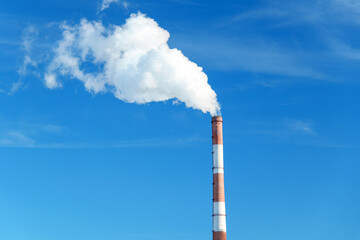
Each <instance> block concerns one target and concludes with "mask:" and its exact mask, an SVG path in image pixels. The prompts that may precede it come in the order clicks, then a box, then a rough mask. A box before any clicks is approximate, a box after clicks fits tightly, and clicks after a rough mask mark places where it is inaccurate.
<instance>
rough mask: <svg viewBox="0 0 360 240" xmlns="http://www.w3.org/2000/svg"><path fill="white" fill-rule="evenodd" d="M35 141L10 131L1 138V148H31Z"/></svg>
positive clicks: (20, 133) (22, 134)
mask: <svg viewBox="0 0 360 240" xmlns="http://www.w3.org/2000/svg"><path fill="white" fill-rule="evenodd" d="M34 145H35V141H34V140H33V139H32V138H30V137H29V136H26V135H25V134H24V133H22V132H18V131H10V132H5V133H3V134H2V136H1V137H0V146H2V147H26V148H31V147H33V146H34Z"/></svg>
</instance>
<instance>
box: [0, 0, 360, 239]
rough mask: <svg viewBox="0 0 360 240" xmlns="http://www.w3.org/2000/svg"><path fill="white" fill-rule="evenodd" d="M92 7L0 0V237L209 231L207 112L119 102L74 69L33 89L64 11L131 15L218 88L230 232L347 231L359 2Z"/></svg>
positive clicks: (354, 186) (313, 234)
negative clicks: (165, 34)
mask: <svg viewBox="0 0 360 240" xmlns="http://www.w3.org/2000/svg"><path fill="white" fill-rule="evenodd" d="M100 8H101V1H100V0H99V1H97V0H86V1H85V0H51V1H45V0H31V1H29V0H12V1H2V2H1V8H0V62H1V65H0V239H4V240H64V239H66V240H82V239H86V240H99V239H101V240H115V239H116V240H119V239H121V240H162V239H164V240H180V239H181V240H183V239H196V240H206V239H211V236H212V233H211V228H212V226H211V214H212V206H211V204H212V200H211V199H212V171H211V168H212V156H211V123H210V121H211V117H210V115H208V114H203V113H202V112H200V111H199V110H193V109H187V108H185V106H184V104H178V105H173V103H172V101H168V102H165V103H163V102H162V103H150V104H145V105H136V104H129V103H124V102H122V101H120V100H118V99H116V98H115V97H114V96H113V95H112V94H110V93H104V94H98V95H95V94H91V93H89V92H87V91H86V90H85V89H84V86H83V85H82V84H81V83H80V82H79V81H77V80H71V79H63V87H62V88H60V89H55V90H50V89H48V88H46V87H45V86H44V80H43V77H44V68H46V65H47V63H48V61H49V55H50V54H51V51H52V49H53V48H54V47H55V46H56V41H57V40H59V39H60V37H61V30H60V29H59V25H60V24H61V23H63V22H64V21H66V22H67V23H68V24H78V23H79V21H80V20H81V19H82V18H87V19H88V20H90V21H91V20H96V21H98V20H101V21H102V22H103V24H104V25H105V26H106V25H109V24H115V25H122V24H124V22H125V20H126V19H127V18H128V17H129V15H130V14H131V13H134V12H135V13H136V12H138V11H140V12H142V13H144V14H147V15H148V16H149V17H151V18H153V19H155V20H156V21H157V22H158V23H159V25H160V26H161V27H163V28H164V29H166V30H167V31H169V32H170V35H171V37H170V40H169V45H170V47H172V48H178V49H180V50H181V51H182V52H183V53H184V55H185V56H187V57H188V58H189V59H190V60H192V61H194V62H195V63H197V64H198V65H199V66H202V67H203V68H204V72H205V73H206V74H207V75H208V77H209V83H210V84H211V86H212V88H213V89H214V90H215V91H216V93H217V95H218V100H219V102H220V104H221V106H222V115H223V118H224V151H225V152H224V157H225V184H226V201H227V203H226V204H227V213H228V218H227V222H228V239H230V240H231V239H232V240H241V239H246V240H304V239H306V240H319V239H327V240H339V239H343V240H360V228H359V226H360V207H359V202H360V188H359V185H360V174H359V172H360V138H359V135H360V127H359V122H360V108H359V102H360V86H359V79H358V78H359V74H360V68H359V64H360V41H359V40H360V39H359V36H360V3H359V2H358V1H356V0H326V1H325V0H324V1H321V0H319V1H308V0H304V1H282V0H280V1H266V0H264V1H248V0H243V1H230V0H224V1H208V0H207V1H205V0H194V1H190V0H154V1H145V0H144V1H139V0H129V1H128V2H126V3H125V2H121V3H119V4H116V3H113V4H111V5H110V7H109V8H107V9H105V10H104V11H100V10H99V9H100ZM26 59H28V60H26ZM29 60H31V61H29Z"/></svg>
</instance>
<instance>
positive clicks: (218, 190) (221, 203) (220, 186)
mask: <svg viewBox="0 0 360 240" xmlns="http://www.w3.org/2000/svg"><path fill="white" fill-rule="evenodd" d="M211 123H212V142H213V215H212V216H213V217H212V218H213V240H226V213H225V187H224V157H223V130H222V123H223V121H222V117H220V116H214V117H212V121H211Z"/></svg>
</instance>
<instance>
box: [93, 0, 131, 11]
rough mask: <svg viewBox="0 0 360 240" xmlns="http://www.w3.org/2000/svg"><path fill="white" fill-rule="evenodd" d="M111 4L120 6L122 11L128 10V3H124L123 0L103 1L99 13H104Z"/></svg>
mask: <svg viewBox="0 0 360 240" xmlns="http://www.w3.org/2000/svg"><path fill="white" fill-rule="evenodd" d="M111 4H119V5H121V6H122V7H123V8H124V9H128V8H129V2H127V1H125V0H103V1H102V3H101V5H100V8H99V11H100V12H101V11H104V10H105V9H107V8H109V7H110V5H111Z"/></svg>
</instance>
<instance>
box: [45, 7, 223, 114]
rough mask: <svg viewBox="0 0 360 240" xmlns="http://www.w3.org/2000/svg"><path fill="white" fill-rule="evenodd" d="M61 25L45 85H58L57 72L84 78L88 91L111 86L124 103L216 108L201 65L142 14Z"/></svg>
mask: <svg viewBox="0 0 360 240" xmlns="http://www.w3.org/2000/svg"><path fill="white" fill-rule="evenodd" d="M63 29H64V32H63V38H62V39H61V40H60V41H59V42H58V46H57V48H56V49H55V56H54V58H53V59H52V61H51V63H50V65H49V66H48V70H47V73H46V74H45V78H44V79H45V83H46V86H48V87H49V88H56V87H61V86H62V84H61V83H60V82H59V79H58V75H63V76H66V75H67V76H70V77H71V78H74V79H78V80H80V81H82V82H83V83H84V86H85V88H86V89H87V90H88V91H91V92H93V93H99V92H106V91H110V92H112V93H113V94H114V96H115V97H117V98H118V99H121V100H123V101H125V102H130V103H138V104H143V103H149V102H158V101H166V100H169V99H174V100H178V101H181V102H184V103H185V105H186V106H187V107H191V108H194V109H199V110H201V111H202V112H204V113H206V112H209V113H210V114H212V115H215V114H218V113H219V111H220V106H219V103H218V102H217V98H216V93H215V92H214V91H213V90H212V89H211V86H210V85H209V84H208V78H207V76H206V74H205V73H204V72H203V71H202V68H201V67H199V66H197V65H196V64H195V63H193V62H191V61H190V60H189V59H188V58H187V57H185V56H184V55H183V54H182V52H181V51H180V50H178V49H170V48H169V46H168V44H167V41H168V39H169V37H170V34H169V33H168V32H167V31H166V30H164V29H162V28H160V27H159V25H158V24H157V23H156V22H155V21H154V20H153V19H151V18H149V17H147V16H145V15H144V14H141V13H138V14H132V15H131V16H130V18H129V19H127V20H126V23H125V24H124V25H123V26H111V27H108V28H106V27H104V26H103V25H102V23H101V22H89V21H87V20H86V19H83V20H82V21H81V23H80V24H79V25H77V26H73V27H72V26H63Z"/></svg>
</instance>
